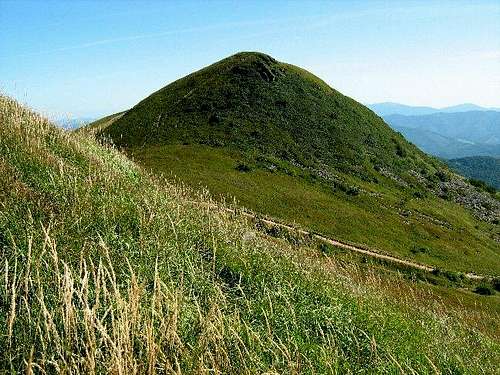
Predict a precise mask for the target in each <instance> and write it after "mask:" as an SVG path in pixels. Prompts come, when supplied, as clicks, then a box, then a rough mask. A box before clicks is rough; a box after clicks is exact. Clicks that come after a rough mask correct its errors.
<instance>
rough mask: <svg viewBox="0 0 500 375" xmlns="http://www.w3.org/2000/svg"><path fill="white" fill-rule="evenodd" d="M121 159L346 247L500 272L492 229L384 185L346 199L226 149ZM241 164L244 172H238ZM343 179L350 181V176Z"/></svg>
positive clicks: (165, 150)
mask: <svg viewBox="0 0 500 375" xmlns="http://www.w3.org/2000/svg"><path fill="white" fill-rule="evenodd" d="M128 153H129V154H130V155H131V156H132V157H133V158H134V159H135V160H137V161H138V162H139V163H140V164H141V165H143V166H144V167H146V168H148V169H151V170H152V171H154V172H155V173H162V174H164V175H166V176H171V177H173V176H175V178H177V179H178V180H179V181H182V182H183V183H186V184H188V185H189V186H191V187H194V188H198V189H200V188H205V187H207V188H208V190H209V191H210V192H211V193H212V194H213V196H214V197H216V198H219V200H220V199H221V198H222V200H224V199H227V200H231V197H235V198H236V199H237V201H238V203H239V204H241V205H242V206H244V207H248V208H250V209H252V210H254V211H255V212H257V213H261V214H265V215H269V216H271V217H275V218H278V219H280V220H283V221H285V222H289V223H290V222H295V223H296V224H297V225H299V226H302V227H305V228H309V229H311V230H313V231H317V232H319V233H323V234H326V235H330V236H333V237H335V238H337V239H340V240H343V241H345V242H351V243H356V244H361V245H365V246H368V247H370V248H374V249H378V250H379V251H381V252H386V253H391V254H394V255H397V256H399V257H403V258H407V259H412V260H415V261H418V262H420V263H424V264H429V265H433V266H436V267H440V268H443V269H448V270H453V271H462V272H471V271H472V272H476V273H482V274H491V275H498V274H499V272H500V268H499V264H498V262H497V259H498V255H499V254H498V244H497V243H496V242H495V241H494V240H493V238H492V236H493V234H494V233H495V231H496V228H497V226H495V225H494V224H488V223H480V222H478V221H477V220H474V219H473V217H472V216H471V214H470V213H469V212H468V211H467V210H465V209H464V208H462V207H460V206H458V205H456V204H453V203H451V202H447V201H445V200H442V199H438V198H436V197H433V196H430V195H429V196H426V197H425V198H417V197H415V196H413V195H412V193H413V191H414V190H413V189H408V190H407V191H401V189H397V188H394V187H392V188H391V183H390V181H385V180H382V181H380V182H379V183H377V184H375V183H364V184H363V185H361V186H360V187H361V189H362V190H363V191H362V192H361V193H359V194H357V195H352V194H350V193H349V190H348V189H346V188H343V189H341V188H338V189H336V191H332V188H331V186H329V185H327V184H324V183H322V180H321V179H320V178H315V177H314V176H313V175H311V174H310V173H307V172H306V173H304V171H303V170H301V169H300V168H295V167H294V166H292V165H290V164H288V163H284V162H280V161H275V162H274V163H275V164H276V167H275V169H273V170H270V169H269V168H267V167H266V165H262V163H261V164H259V163H255V162H254V161H253V160H252V159H249V158H247V157H246V156H245V154H242V153H238V152H235V151H231V150H227V149H221V148H213V147H209V146H202V145H167V146H149V147H137V148H131V149H129V150H128ZM241 165H244V166H246V167H247V168H248V170H244V171H242V170H241V169H242V168H241ZM342 177H343V178H344V180H345V181H349V178H350V176H348V175H346V176H342ZM352 181H353V182H352V184H359V180H354V179H352ZM386 182H387V183H386ZM346 185H347V186H348V185H349V184H348V183H347V184H346ZM358 186H359V185H358ZM402 197H403V198H402Z"/></svg>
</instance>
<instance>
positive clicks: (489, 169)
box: [447, 156, 500, 190]
mask: <svg viewBox="0 0 500 375" xmlns="http://www.w3.org/2000/svg"><path fill="white" fill-rule="evenodd" d="M447 163H448V165H449V166H450V167H451V168H453V169H454V170H456V171H457V172H458V173H460V174H462V175H464V176H467V177H471V178H474V179H476V180H480V181H484V182H486V183H487V184H489V185H490V186H493V187H495V188H496V189H497V190H500V158H492V157H487V156H474V157H467V158H460V159H452V160H448V161H447Z"/></svg>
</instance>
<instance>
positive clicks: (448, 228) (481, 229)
mask: <svg viewBox="0 0 500 375" xmlns="http://www.w3.org/2000/svg"><path fill="white" fill-rule="evenodd" d="M92 128H94V129H93V130H92ZM88 129H89V131H93V132H96V133H97V135H98V136H99V137H102V138H105V139H111V140H112V141H113V142H114V144H115V145H117V146H118V147H120V148H122V149H123V150H124V151H125V152H126V153H127V155H129V156H130V157H132V158H133V159H134V160H136V161H137V162H138V163H140V164H141V165H142V166H144V167H145V168H147V169H149V170H152V171H153V172H154V173H157V174H159V175H160V174H163V175H166V176H170V177H171V178H172V179H173V180H175V181H180V182H182V183H184V184H187V185H188V186H191V187H194V188H198V189H204V188H208V190H209V191H210V193H211V194H212V195H213V197H214V198H216V199H217V200H226V199H228V200H232V199H233V198H236V200H237V202H238V203H239V204H241V205H242V206H244V207H247V208H248V209H251V210H253V211H255V212H257V213H259V214H263V215H267V216H270V217H273V218H275V219H276V220H279V221H284V222H286V223H293V222H294V223H296V224H297V225H300V226H302V227H304V228H307V229H309V230H312V231H315V232H319V233H322V234H325V235H331V236H334V237H336V238H338V239H339V240H342V241H346V242H349V243H355V244H359V245H361V246H366V247H370V248H375V249H379V250H380V251H382V252H387V253H391V254H394V255H398V256H401V257H404V258H408V259H413V260H416V261H419V262H423V263H427V264H433V265H435V266H438V267H445V268H450V267H451V268H453V269H454V270H457V271H467V270H475V272H480V270H481V272H487V273H495V274H496V273H497V272H498V271H497V266H496V265H494V264H495V262H494V261H493V259H496V257H497V256H498V244H497V242H496V240H497V237H496V236H497V234H496V231H495V228H496V225H497V224H496V222H497V221H496V219H497V217H498V213H499V212H500V203H499V202H498V201H497V200H496V199H495V198H494V197H492V196H491V195H490V194H489V193H487V192H485V191H482V190H481V189H480V188H477V187H474V186H472V185H470V184H468V183H467V181H465V180H464V179H463V178H461V177H460V176H458V175H456V174H454V173H452V172H451V171H450V170H449V169H448V167H447V166H446V165H445V164H444V163H442V162H440V161H439V160H437V159H435V158H432V157H429V156H428V155H426V154H424V153H423V152H422V151H420V150H419V149H418V148H417V147H415V146H414V145H412V144H410V143H408V142H407V141H406V140H405V139H404V137H403V136H401V135H400V134H398V133H396V132H395V131H393V130H392V129H391V128H390V127H389V126H388V125H387V124H386V123H384V121H383V120H382V119H381V118H380V117H378V116H376V115H375V114H374V113H373V112H372V111H370V110H369V109H367V108H366V107H364V106H363V105H362V104H360V103H358V102H356V101H354V100H353V99H351V98H348V97H346V96H344V95H342V94H341V93H339V92H338V91H336V90H334V89H333V88H330V87H329V86H328V85H326V84H325V83H324V82H323V81H321V80H320V79H319V78H317V77H316V76H314V75H313V74H311V73H309V72H307V71H305V70H303V69H301V68H298V67H295V66H292V65H289V64H286V63H281V62H279V61H277V60H275V59H273V58H272V57H270V56H267V55H264V54H261V53H248V52H247V53H239V54H236V55H234V56H231V57H228V58H226V59H224V60H221V61H219V62H217V63H215V64H213V65H210V66H208V67H206V68H204V69H202V70H200V71H198V72H195V73H193V74H190V75H188V76H186V77H184V78H181V79H179V80H177V81H175V82H173V83H171V84H169V85H167V86H165V87H164V88H162V89H160V90H159V91H157V92H155V93H153V94H152V95H150V96H149V97H147V98H145V99H144V100H142V101H141V102H140V103H138V104H137V105H136V106H134V107H133V108H131V109H129V110H128V111H125V112H123V113H121V114H117V115H115V116H111V117H108V118H107V119H104V120H103V121H102V122H96V123H94V124H93V125H90V126H89V127H88ZM444 213H446V214H444ZM478 222H481V225H479V224H477V223H478ZM456 228H463V229H464V230H463V231H457V230H456ZM486 228H487V229H486ZM471 248H474V249H475V251H478V253H474V254H472V253H471V252H470V249H471ZM419 249H424V250H423V251H420V250H419ZM486 270H488V271H486Z"/></svg>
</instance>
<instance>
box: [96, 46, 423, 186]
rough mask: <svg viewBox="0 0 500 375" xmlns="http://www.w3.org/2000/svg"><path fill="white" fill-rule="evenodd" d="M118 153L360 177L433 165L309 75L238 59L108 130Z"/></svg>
mask: <svg viewBox="0 0 500 375" xmlns="http://www.w3.org/2000/svg"><path fill="white" fill-rule="evenodd" d="M103 132H104V134H105V135H106V136H108V137H111V138H112V139H113V140H114V142H115V143H116V144H117V145H118V146H122V147H128V148H130V147H138V146H141V147H142V146H145V145H150V146H151V145H164V144H202V145H208V146H213V147H226V148H229V149H233V150H238V151H245V152H249V153H259V155H261V156H265V157H271V158H273V157H274V158H279V159H283V160H286V161H288V162H291V163H295V164H297V165H301V166H312V167H319V166H320V165H322V164H326V165H329V166H335V168H336V169H341V170H343V171H348V172H349V173H356V174H358V175H363V176H364V177H366V178H367V179H369V178H371V177H372V176H373V174H374V169H373V167H374V166H377V167H378V168H387V169H390V170H393V169H394V170H396V169H397V170H404V169H406V170H407V169H410V168H424V169H429V168H431V169H432V168H433V167H432V164H433V162H432V161H430V160H429V159H428V158H426V156H425V155H424V154H423V153H421V152H420V151H419V150H418V149H416V148H415V147H413V146H412V145H410V144H408V143H407V142H406V141H405V140H404V139H403V137H401V136H400V135H398V134H396V133H394V132H393V131H392V130H391V129H390V128H389V127H388V126H387V125H386V124H385V123H384V122H383V121H382V120H380V119H379V118H378V117H377V116H374V115H373V114H372V112H371V111H370V110H368V109H367V108H366V107H364V106H363V105H361V104H359V103H357V102H356V101H354V100H353V99H351V98H348V97H346V96H344V95H342V94H341V93H339V92H337V91H336V90H334V89H332V88H330V87H329V86H328V85H327V84H325V83H324V82H323V81H321V80H320V79H319V78H317V77H315V76H314V75H312V74H311V73H309V72H307V71H305V70H303V69H300V68H298V67H295V66H292V65H289V64H284V63H280V62H278V61H276V60H275V59H273V58H272V57H270V56H267V55H264V54H259V53H239V54H236V55H234V56H231V57H229V58H226V59H224V60H222V61H220V62H218V63H216V64H213V65H211V66H209V67H207V68H205V69H202V70H200V71H198V72H196V73H193V74H191V75H189V76H187V77H184V78H182V79H180V80H178V81H176V82H174V83H172V84H170V85H168V86H166V87H164V88H163V89H161V90H159V91H157V92H156V93H154V94H152V95H151V96H149V97H148V98H146V99H144V100H143V101H141V102H140V103H139V104H137V105H136V106H135V107H133V108H132V109H130V110H129V111H126V112H125V113H124V114H123V115H122V116H121V117H120V118H119V119H117V120H116V121H115V122H113V123H112V124H111V125H109V126H108V127H107V128H105V130H104V131H103Z"/></svg>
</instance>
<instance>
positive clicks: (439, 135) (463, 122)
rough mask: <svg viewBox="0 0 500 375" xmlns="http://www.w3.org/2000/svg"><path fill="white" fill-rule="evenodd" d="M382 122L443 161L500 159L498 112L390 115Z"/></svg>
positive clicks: (499, 119) (499, 121)
mask: <svg viewBox="0 0 500 375" xmlns="http://www.w3.org/2000/svg"><path fill="white" fill-rule="evenodd" d="M384 120H385V121H386V122H387V123H388V124H389V125H391V127H393V128H394V129H396V130H398V131H399V132H401V133H402V134H403V135H404V136H405V137H406V138H407V139H408V140H409V141H411V142H413V143H415V144H416V145H417V146H418V147H420V148H421V149H423V150H424V151H426V152H428V153H431V154H433V155H436V156H439V157H442V158H447V159H451V158H459V157H467V156H500V112H496V111H470V112H457V113H434V114H430V115H422V116H404V115H389V116H385V117H384Z"/></svg>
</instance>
